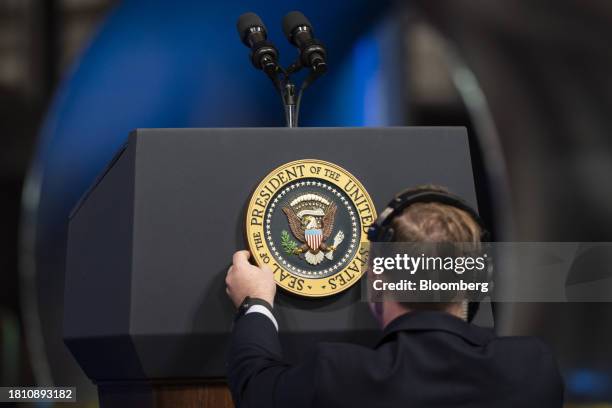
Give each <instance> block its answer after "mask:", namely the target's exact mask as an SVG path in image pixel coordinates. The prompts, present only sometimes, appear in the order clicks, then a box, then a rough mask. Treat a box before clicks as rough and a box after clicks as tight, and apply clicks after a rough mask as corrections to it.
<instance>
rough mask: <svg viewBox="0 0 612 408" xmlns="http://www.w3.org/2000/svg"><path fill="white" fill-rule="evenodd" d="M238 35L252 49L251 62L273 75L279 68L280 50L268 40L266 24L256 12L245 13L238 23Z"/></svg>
mask: <svg viewBox="0 0 612 408" xmlns="http://www.w3.org/2000/svg"><path fill="white" fill-rule="evenodd" d="M236 28H237V29H238V35H239V36H240V40H241V41H242V43H243V44H244V45H246V46H247V47H248V48H250V49H251V62H252V63H253V65H254V66H255V68H257V69H261V70H263V71H264V72H266V74H268V76H270V77H272V76H273V75H275V74H276V72H277V71H278V70H279V65H278V50H277V49H276V47H275V46H274V45H273V44H272V43H271V42H270V41H268V33H267V31H266V26H265V25H264V23H263V21H261V18H259V16H258V15H257V14H255V13H244V14H243V15H241V16H240V17H238V22H237V23H236Z"/></svg>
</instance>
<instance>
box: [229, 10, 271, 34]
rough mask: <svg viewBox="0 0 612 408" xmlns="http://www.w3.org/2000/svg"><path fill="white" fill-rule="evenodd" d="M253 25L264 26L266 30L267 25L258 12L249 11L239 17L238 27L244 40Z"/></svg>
mask: <svg viewBox="0 0 612 408" xmlns="http://www.w3.org/2000/svg"><path fill="white" fill-rule="evenodd" d="M251 27H262V28H263V29H264V31H266V26H265V25H264V23H263V21H261V18H259V16H258V15H257V14H255V13H250V12H249V13H244V14H243V15H241V16H240V17H238V22H237V23H236V28H237V29H238V35H239V36H240V39H241V40H242V41H244V39H245V37H246V35H247V34H248V30H249V28H251Z"/></svg>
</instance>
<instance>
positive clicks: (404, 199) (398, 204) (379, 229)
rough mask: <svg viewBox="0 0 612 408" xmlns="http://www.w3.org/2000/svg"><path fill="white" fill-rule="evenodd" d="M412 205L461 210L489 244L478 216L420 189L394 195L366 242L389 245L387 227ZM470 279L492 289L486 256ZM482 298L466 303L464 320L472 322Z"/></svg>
mask: <svg viewBox="0 0 612 408" xmlns="http://www.w3.org/2000/svg"><path fill="white" fill-rule="evenodd" d="M416 203H440V204H446V205H449V206H451V207H455V208H458V209H460V210H463V211H465V212H466V213H468V214H469V215H470V217H472V219H473V220H474V221H475V222H476V223H477V224H478V226H479V227H480V231H481V234H480V242H489V241H490V234H489V231H488V230H487V228H486V227H485V224H484V222H483V221H482V218H480V216H479V215H478V213H477V212H476V211H475V210H474V209H473V208H472V207H471V206H470V205H468V204H467V203H466V202H465V201H464V200H462V199H461V198H459V197H458V196H456V195H454V194H451V193H448V192H445V191H440V190H437V189H434V188H427V187H421V188H416V189H409V190H405V191H403V192H401V193H399V194H398V195H396V196H395V198H394V199H393V200H391V202H389V204H387V207H386V208H385V209H384V210H383V211H382V212H381V213H380V215H379V216H378V218H377V219H376V221H374V223H373V224H372V225H371V226H370V228H369V229H368V239H369V240H370V242H393V241H394V239H395V230H394V229H393V227H392V226H391V221H392V220H393V219H394V218H395V217H397V216H398V215H400V214H401V213H402V212H403V211H404V210H405V209H406V208H408V207H410V206H411V205H412V204H416ZM473 278H474V281H476V282H487V283H488V286H489V288H490V289H491V288H492V287H493V262H492V259H491V258H490V257H487V259H486V266H485V268H484V269H482V270H481V271H479V270H476V271H475V274H474V276H473ZM490 289H489V290H490ZM484 297H485V294H483V293H480V294H479V297H477V298H476V299H473V300H472V301H471V302H469V305H468V316H467V318H468V321H472V319H473V318H474V316H475V315H476V312H478V308H479V306H480V301H481V300H482V299H483V298H484Z"/></svg>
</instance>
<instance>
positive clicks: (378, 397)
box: [228, 311, 563, 408]
mask: <svg viewBox="0 0 612 408" xmlns="http://www.w3.org/2000/svg"><path fill="white" fill-rule="evenodd" d="M228 380H229V385H230V389H231V391H232V395H233V397H234V402H235V403H236V405H237V406H239V407H248V408H254V407H266V408H272V407H289V408H299V407H487V408H489V407H513V408H517V407H538V408H543V407H561V405H562V402H563V383H562V380H561V377H560V375H559V372H558V369H557V366H556V362H555V358H554V356H553V355H552V354H551V352H550V351H549V349H548V348H547V347H546V346H545V345H544V344H543V343H542V342H540V341H539V340H537V339H535V338H532V337H496V336H495V335H494V334H493V333H492V332H491V331H489V330H487V329H483V328H480V327H477V326H474V325H471V324H468V323H466V322H464V321H462V320H461V319H458V318H456V317H454V316H451V315H449V314H447V313H443V312H433V311H419V312H411V313H408V314H406V315H403V316H400V317H398V318H397V319H395V320H394V321H393V322H391V323H390V324H389V325H388V326H387V327H386V328H385V330H384V332H383V334H382V337H381V339H380V342H379V343H378V344H377V345H376V347H374V348H373V349H370V348H366V347H362V346H357V345H352V344H340V343H336V344H334V343H321V344H318V345H316V347H315V348H314V350H313V352H312V354H311V355H310V356H309V357H308V358H306V359H304V361H303V362H302V363H300V364H298V365H290V364H288V363H286V362H285V361H284V360H283V355H282V350H281V346H280V343H279V340H278V334H277V332H276V329H275V327H274V325H273V324H272V322H271V321H270V319H268V318H267V317H266V316H264V315H262V314H260V313H250V314H247V315H245V316H243V317H242V318H241V319H239V320H238V322H237V323H236V325H235V327H234V330H233V333H232V338H231V345H230V353H229V366H228Z"/></svg>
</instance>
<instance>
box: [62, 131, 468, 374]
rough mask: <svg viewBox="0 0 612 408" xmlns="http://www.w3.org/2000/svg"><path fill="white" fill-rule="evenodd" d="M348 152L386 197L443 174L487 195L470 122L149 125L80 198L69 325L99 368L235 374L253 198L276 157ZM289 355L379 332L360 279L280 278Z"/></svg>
mask: <svg viewBox="0 0 612 408" xmlns="http://www.w3.org/2000/svg"><path fill="white" fill-rule="evenodd" d="M298 159H320V160H325V161H329V162H332V163H335V164H337V165H339V166H341V167H343V168H345V169H346V170H348V171H349V172H351V173H352V174H353V175H354V176H355V177H357V178H358V179H359V180H360V181H361V182H362V183H363V185H364V187H365V188H366V190H367V191H368V192H369V193H370V195H371V197H372V199H373V200H374V202H375V204H376V207H377V210H378V211H380V210H381V209H382V208H383V207H384V206H385V205H386V203H387V202H388V201H389V200H390V199H391V198H392V197H393V195H394V194H395V193H397V192H398V191H400V190H402V189H405V188H407V187H413V186H416V185H420V184H429V183H434V184H440V185H444V186H447V187H448V188H449V189H450V190H451V191H452V192H454V193H456V194H458V195H460V196H462V197H464V198H465V199H466V200H467V201H468V202H469V203H470V204H472V205H474V206H475V205H476V197H475V188H474V181H473V176H472V166H471V161H470V155H469V146H468V138H467V134H466V131H465V129H464V128H383V129H377V128H298V129H284V128H243V129H141V130H137V131H134V132H133V133H132V134H131V135H130V137H129V139H128V143H127V144H126V146H125V148H124V149H123V150H122V151H121V152H119V153H118V154H117V156H116V158H115V160H114V161H113V162H112V163H110V164H109V166H108V168H107V169H106V171H105V172H104V174H102V175H101V176H100V177H99V179H98V181H97V182H96V183H95V185H93V186H92V187H91V189H90V190H89V192H88V193H87V194H86V195H85V196H84V197H83V198H82V200H81V201H80V203H79V204H78V205H77V207H76V208H75V209H74V211H73V213H72V215H71V218H70V225H69V238H68V239H69V241H68V256H67V266H66V267H67V270H66V288H65V305H64V309H65V321H64V336H65V341H66V344H67V346H68V347H69V349H70V350H71V352H72V353H73V354H74V356H75V357H76V359H77V360H78V361H79V363H80V364H81V367H83V369H84V370H85V372H86V373H87V375H88V376H89V377H90V378H92V379H93V380H94V381H113V380H139V379H171V378H176V379H179V378H180V379H188V378H193V379H202V378H208V379H214V378H221V377H223V376H224V375H225V357H226V350H227V342H228V338H229V333H230V330H231V326H232V320H233V316H234V308H233V306H232V304H231V303H230V301H229V299H228V298H227V296H226V294H225V284H224V278H225V273H226V271H227V268H228V267H229V265H230V262H231V256H232V254H233V253H234V251H236V250H237V249H242V248H245V247H246V239H245V231H244V225H245V211H246V204H247V202H248V200H249V198H250V195H251V193H252V192H253V190H254V188H255V187H256V186H257V184H258V183H259V182H260V181H261V180H262V179H263V178H264V177H265V176H266V175H267V174H268V173H269V172H270V171H271V170H273V169H274V168H276V167H278V166H279V165H281V164H284V163H287V162H290V161H294V160H298ZM275 314H276V316H277V319H278V323H279V326H280V336H281V341H282V343H283V347H284V350H285V353H286V356H287V358H288V359H289V360H295V359H298V358H299V357H300V356H301V355H303V354H304V353H305V352H307V351H308V350H309V348H310V347H312V346H313V344H314V343H316V342H317V341H351V342H356V343H361V344H365V345H373V343H375V341H376V339H377V336H378V328H377V326H376V323H375V321H374V320H373V318H372V317H371V316H370V313H369V309H368V305H367V304H365V303H363V302H361V301H360V288H359V285H354V286H353V287H352V288H351V289H349V290H348V291H346V292H343V293H341V294H338V295H334V296H332V297H328V298H317V299H311V298H299V297H297V296H295V295H291V294H289V293H286V292H283V291H282V290H279V293H278V296H277V304H276V306H275Z"/></svg>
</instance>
